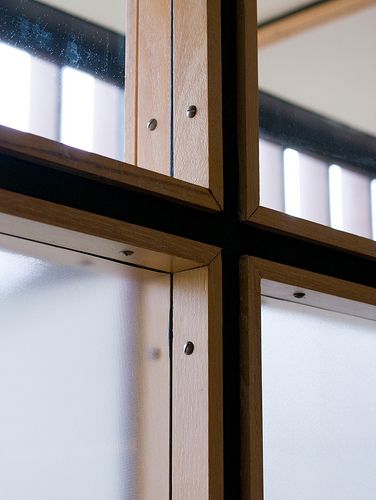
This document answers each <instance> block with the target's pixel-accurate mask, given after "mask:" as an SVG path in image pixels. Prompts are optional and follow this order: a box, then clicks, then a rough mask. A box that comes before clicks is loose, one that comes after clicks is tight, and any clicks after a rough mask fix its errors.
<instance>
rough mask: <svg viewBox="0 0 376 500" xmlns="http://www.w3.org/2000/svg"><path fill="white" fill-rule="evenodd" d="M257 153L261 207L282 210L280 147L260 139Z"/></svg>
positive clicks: (281, 160)
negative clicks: (258, 155)
mask: <svg viewBox="0 0 376 500" xmlns="http://www.w3.org/2000/svg"><path fill="white" fill-rule="evenodd" d="M259 152H260V202H261V205H262V206H264V207H268V208H274V209H275V210H284V205H285V204H284V192H283V156H282V147H281V146H280V145H279V144H275V143H273V142H270V141H266V140H263V139H261V140H260V144H259Z"/></svg>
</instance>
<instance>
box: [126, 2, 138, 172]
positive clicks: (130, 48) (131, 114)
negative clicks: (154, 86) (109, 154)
mask: <svg viewBox="0 0 376 500" xmlns="http://www.w3.org/2000/svg"><path fill="white" fill-rule="evenodd" d="M126 16H127V17H126V29H125V33H126V37H127V39H126V44H125V141H124V144H125V161H126V162H127V163H129V164H130V165H137V158H138V151H137V132H138V99H137V96H138V51H139V48H138V45H139V29H138V25H139V0H126Z"/></svg>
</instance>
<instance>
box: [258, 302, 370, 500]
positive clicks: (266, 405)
mask: <svg viewBox="0 0 376 500" xmlns="http://www.w3.org/2000/svg"><path fill="white" fill-rule="evenodd" d="M375 357H376V323H375V322H374V321H371V320H369V319H362V318H359V317H354V316H349V315H345V314H343V313H337V312H332V311H328V310H322V309H318V308H313V307H309V306H306V305H301V304H296V303H291V302H286V301H281V300H276V299H273V298H265V297H264V298H263V300H262V386H263V433H264V488H265V495H264V498H265V500H302V499H304V500H317V499H320V500H354V499H355V498H356V499H357V500H373V499H374V498H375V492H376V474H375V452H376V429H375V425H374V424H375V421H376V363H375Z"/></svg>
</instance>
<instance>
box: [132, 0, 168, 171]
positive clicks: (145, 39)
mask: <svg viewBox="0 0 376 500" xmlns="http://www.w3.org/2000/svg"><path fill="white" fill-rule="evenodd" d="M127 17H128V19H127V33H126V36H127V43H126V46H127V50H126V58H127V60H126V105H125V107H126V110H125V117H126V118H125V122H126V146H125V152H126V156H125V158H126V161H127V162H128V163H132V164H135V165H137V166H139V167H143V168H147V169H148V170H153V171H156V172H160V173H162V174H166V175H169V173H170V109H171V81H170V80H171V0H158V2H156V1H155V0H129V2H128V9H127ZM152 119H155V120H157V127H156V128H155V130H151V129H149V128H148V127H147V124H148V122H149V121H150V120H152Z"/></svg>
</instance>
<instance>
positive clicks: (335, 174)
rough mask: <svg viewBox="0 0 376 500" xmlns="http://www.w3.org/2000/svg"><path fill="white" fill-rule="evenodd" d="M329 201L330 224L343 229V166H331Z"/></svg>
mask: <svg viewBox="0 0 376 500" xmlns="http://www.w3.org/2000/svg"><path fill="white" fill-rule="evenodd" d="M329 203H330V225H331V226H332V227H333V228H334V229H340V230H343V196H342V168H341V167H339V166H338V165H330V167H329Z"/></svg>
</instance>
